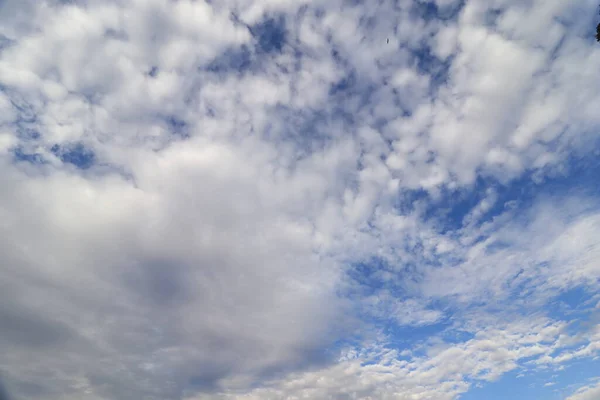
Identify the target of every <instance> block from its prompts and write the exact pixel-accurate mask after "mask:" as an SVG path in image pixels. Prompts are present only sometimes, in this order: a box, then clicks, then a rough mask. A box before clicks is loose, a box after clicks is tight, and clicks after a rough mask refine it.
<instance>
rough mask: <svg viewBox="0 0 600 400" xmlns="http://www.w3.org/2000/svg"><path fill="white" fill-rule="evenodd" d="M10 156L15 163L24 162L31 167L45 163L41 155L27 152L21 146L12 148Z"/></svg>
mask: <svg viewBox="0 0 600 400" xmlns="http://www.w3.org/2000/svg"><path fill="white" fill-rule="evenodd" d="M12 155H13V160H14V161H15V162H26V163H29V164H33V165H42V164H45V163H46V160H45V159H44V156H43V155H42V154H40V153H38V152H35V151H28V150H27V149H24V148H23V147H21V146H17V147H15V148H13V149H12Z"/></svg>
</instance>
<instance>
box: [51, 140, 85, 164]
mask: <svg viewBox="0 0 600 400" xmlns="http://www.w3.org/2000/svg"><path fill="white" fill-rule="evenodd" d="M50 151H51V152H52V153H53V154H54V155H56V156H57V157H58V158H60V160H61V161H62V162H63V163H65V164H71V165H73V166H75V167H76V168H78V169H88V168H91V167H92V166H93V165H94V163H95V161H96V154H95V153H94V152H93V150H91V149H90V148H87V147H85V146H84V145H83V144H82V143H75V144H72V145H69V146H61V145H58V144H55V145H54V146H52V147H51V148H50Z"/></svg>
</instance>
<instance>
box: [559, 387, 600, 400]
mask: <svg viewBox="0 0 600 400" xmlns="http://www.w3.org/2000/svg"><path fill="white" fill-rule="evenodd" d="M598 398H600V384H598V385H590V386H584V387H582V388H581V389H579V390H578V391H577V392H576V393H575V394H573V395H572V396H569V397H567V398H566V399H565V400H596V399H598Z"/></svg>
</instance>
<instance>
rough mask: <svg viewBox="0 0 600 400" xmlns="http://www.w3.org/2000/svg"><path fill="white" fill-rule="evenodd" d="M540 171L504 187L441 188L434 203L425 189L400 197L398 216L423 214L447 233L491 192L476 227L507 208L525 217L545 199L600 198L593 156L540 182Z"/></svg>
mask: <svg viewBox="0 0 600 400" xmlns="http://www.w3.org/2000/svg"><path fill="white" fill-rule="evenodd" d="M537 175H539V171H533V170H530V171H527V172H525V173H524V174H523V175H522V176H521V177H519V178H517V179H514V180H512V181H510V182H508V183H502V182H500V181H499V180H498V179H496V178H493V177H485V176H483V175H480V176H479V177H478V178H477V179H476V181H475V183H474V184H473V185H472V186H469V187H465V188H462V189H459V190H449V189H447V188H444V187H442V188H440V193H441V195H440V196H438V198H437V199H436V200H434V199H433V198H432V197H431V196H430V195H429V193H428V192H427V191H425V190H422V189H417V190H405V191H403V192H401V193H399V196H398V201H397V203H396V209H397V211H398V213H399V214H408V213H411V212H414V211H420V212H421V214H422V217H423V219H424V220H425V221H428V222H430V223H432V224H433V225H434V226H435V227H436V228H437V229H438V231H439V232H440V233H448V232H451V231H456V230H459V229H461V228H462V227H463V223H464V222H465V217H466V216H467V215H469V213H470V212H471V211H472V210H473V208H474V207H475V206H476V205H477V204H479V202H480V201H481V200H483V199H484V198H485V197H486V195H487V194H486V191H487V190H488V189H492V190H493V191H494V193H495V196H496V201H495V202H494V203H493V205H491V207H490V208H489V209H488V210H487V211H485V212H484V213H483V214H482V215H481V218H480V220H479V223H478V224H477V225H480V224H481V223H484V222H488V221H491V220H492V219H493V218H494V217H495V216H498V215H500V214H501V213H503V212H504V211H506V210H507V209H508V208H517V209H518V210H522V213H521V215H523V216H524V215H526V213H525V211H526V210H528V209H529V208H530V207H531V206H532V204H533V203H534V201H535V200H536V199H538V198H540V197H542V196H553V197H557V196H558V197H560V196H566V195H572V194H576V193H577V194H582V195H586V196H593V197H596V196H600V187H599V186H598V184H597V179H598V176H599V175H600V160H598V159H597V157H596V156H595V155H594V154H588V155H587V156H586V157H570V158H568V159H567V160H566V162H565V163H564V164H563V165H562V166H561V168H560V169H558V170H557V172H556V173H553V174H550V175H548V176H546V177H545V178H544V179H543V180H539V179H538V178H537Z"/></svg>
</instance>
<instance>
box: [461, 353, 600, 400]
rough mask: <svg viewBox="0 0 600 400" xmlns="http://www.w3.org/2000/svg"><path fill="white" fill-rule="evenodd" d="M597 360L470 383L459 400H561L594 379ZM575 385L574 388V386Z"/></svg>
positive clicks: (599, 366)
mask: <svg viewBox="0 0 600 400" xmlns="http://www.w3.org/2000/svg"><path fill="white" fill-rule="evenodd" d="M597 371H600V360H593V359H581V360H575V361H572V362H570V363H567V364H565V365H564V368H563V369H560V370H558V368H545V369H535V370H522V369H520V368H519V369H515V370H513V371H510V372H508V373H506V374H504V375H502V376H501V377H500V379H498V380H497V381H494V382H483V381H478V382H473V383H474V384H473V386H472V387H471V389H470V390H469V391H468V392H467V393H464V394H463V395H461V396H460V397H459V399H460V400H480V399H486V400H505V399H508V398H510V399H512V400H531V399H548V400H563V399H565V397H567V396H569V395H570V394H572V393H573V392H575V390H576V388H577V387H578V385H579V386H581V385H582V383H584V382H586V381H588V380H590V379H592V378H595V377H597V376H598V372H597ZM575 383H576V384H577V385H575Z"/></svg>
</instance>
